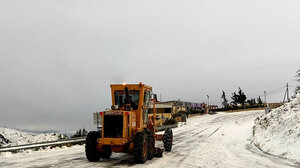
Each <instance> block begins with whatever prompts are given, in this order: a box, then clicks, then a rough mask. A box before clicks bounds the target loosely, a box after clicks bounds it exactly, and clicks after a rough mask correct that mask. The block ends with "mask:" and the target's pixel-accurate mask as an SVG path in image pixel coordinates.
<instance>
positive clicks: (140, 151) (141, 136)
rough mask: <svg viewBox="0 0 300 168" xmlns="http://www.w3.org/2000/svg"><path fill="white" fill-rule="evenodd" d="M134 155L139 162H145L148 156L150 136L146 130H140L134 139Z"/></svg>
mask: <svg viewBox="0 0 300 168" xmlns="http://www.w3.org/2000/svg"><path fill="white" fill-rule="evenodd" d="M133 155H134V158H135V161H136V162H137V163H145V162H146V160H147V157H148V136H147V134H146V133H145V132H138V133H136V135H135V139H134V148H133Z"/></svg>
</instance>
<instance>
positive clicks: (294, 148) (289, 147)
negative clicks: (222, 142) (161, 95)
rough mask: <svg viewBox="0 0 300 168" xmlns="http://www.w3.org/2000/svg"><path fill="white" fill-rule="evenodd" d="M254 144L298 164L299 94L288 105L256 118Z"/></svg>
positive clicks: (299, 143) (299, 159)
mask: <svg viewBox="0 0 300 168" xmlns="http://www.w3.org/2000/svg"><path fill="white" fill-rule="evenodd" d="M253 133H254V141H253V142H254V144H255V145H256V146H257V147H259V148H260V149H261V150H263V151H265V152H267V153H269V154H273V155H276V156H279V157H283V158H287V159H291V160H294V161H296V162H298V163H300V150H299V149H300V92H298V93H297V95H296V96H295V97H294V98H293V99H292V100H291V101H290V102H288V103H285V104H284V105H283V106H281V107H279V108H277V109H275V110H273V111H272V112H270V113H268V114H264V115H263V116H261V117H260V118H257V119H256V121H255V126H254V132H253Z"/></svg>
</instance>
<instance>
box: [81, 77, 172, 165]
mask: <svg viewBox="0 0 300 168" xmlns="http://www.w3.org/2000/svg"><path fill="white" fill-rule="evenodd" d="M110 87H111V96H112V106H111V109H110V110H107V111H103V112H99V115H100V120H101V125H102V129H101V130H99V131H91V132H89V133H88V135H87V138H86V146H85V153H86V157H87V159H88V160H89V161H91V162H96V161H99V160H100V158H106V159H107V158H110V156H111V155H112V152H123V153H130V154H133V155H134V158H135V161H136V162H137V163H145V162H146V160H147V159H148V160H151V159H152V158H153V157H154V156H156V157H162V153H163V151H167V152H169V151H171V149H172V143H173V132H172V130H171V129H170V128H169V129H166V130H165V132H164V134H163V135H156V134H155V120H156V119H155V118H154V117H148V112H149V109H150V99H151V95H153V94H152V87H150V86H148V85H145V84H142V83H141V82H140V83H139V84H112V85H110ZM154 107H155V103H154ZM154 109H155V108H154ZM154 113H155V110H154ZM154 116H155V115H154ZM156 140H162V141H163V143H164V150H163V149H161V148H158V147H155V141H156Z"/></svg>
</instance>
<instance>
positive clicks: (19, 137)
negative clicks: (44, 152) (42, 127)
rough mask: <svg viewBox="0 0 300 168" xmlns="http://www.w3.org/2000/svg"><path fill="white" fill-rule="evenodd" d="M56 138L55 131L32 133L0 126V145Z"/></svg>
mask: <svg viewBox="0 0 300 168" xmlns="http://www.w3.org/2000/svg"><path fill="white" fill-rule="evenodd" d="M56 140H58V136H57V135H56V134H55V133H43V134H33V133H28V132H24V131H19V130H15V129H10V128H2V127H0V146H2V147H3V146H13V145H23V144H29V143H38V142H47V141H56Z"/></svg>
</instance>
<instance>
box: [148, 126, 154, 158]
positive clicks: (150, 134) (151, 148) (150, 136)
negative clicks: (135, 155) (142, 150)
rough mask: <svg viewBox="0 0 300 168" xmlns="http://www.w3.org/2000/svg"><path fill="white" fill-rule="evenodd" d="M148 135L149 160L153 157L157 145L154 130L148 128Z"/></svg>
mask: <svg viewBox="0 0 300 168" xmlns="http://www.w3.org/2000/svg"><path fill="white" fill-rule="evenodd" d="M147 136H148V157H147V159H148V160H152V159H153V155H154V147H155V144H154V143H155V142H154V134H153V132H152V131H150V130H147Z"/></svg>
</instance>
